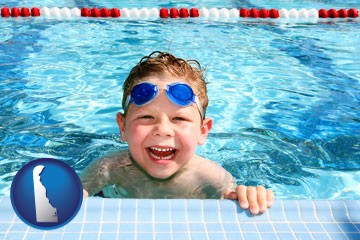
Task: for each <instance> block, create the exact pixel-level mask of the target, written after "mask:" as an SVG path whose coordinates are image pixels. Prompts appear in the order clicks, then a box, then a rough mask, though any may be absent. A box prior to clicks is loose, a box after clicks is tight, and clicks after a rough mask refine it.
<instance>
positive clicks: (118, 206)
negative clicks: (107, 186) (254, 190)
mask: <svg viewBox="0 0 360 240" xmlns="http://www.w3.org/2000/svg"><path fill="white" fill-rule="evenodd" d="M0 239H51V240H55V239H86V240H91V239H140V240H143V239H217V240H218V239H271V240H274V239H349V240H353V239H354V240H355V239H360V200H336V201H328V200H317V201H310V200H277V201H275V203H274V206H273V207H272V208H271V209H269V211H267V212H266V213H264V214H262V215H259V216H252V215H251V214H249V212H248V211H244V210H242V209H240V208H239V206H238V204H236V202H234V201H230V200H190V199H188V200H186V199H176V200H166V199H103V198H88V199H84V201H83V203H82V207H81V209H80V211H79V213H78V215H77V216H76V217H75V218H74V219H73V220H72V221H71V222H70V223H69V224H67V225H65V226H64V227H61V228H58V229H55V230H50V231H42V230H37V229H34V228H32V227H29V226H27V225H25V224H24V223H23V222H22V221H21V220H20V219H19V218H18V217H17V216H16V214H15V212H14V210H13V209H12V206H11V201H10V199H9V198H6V197H5V198H4V197H3V198H0Z"/></svg>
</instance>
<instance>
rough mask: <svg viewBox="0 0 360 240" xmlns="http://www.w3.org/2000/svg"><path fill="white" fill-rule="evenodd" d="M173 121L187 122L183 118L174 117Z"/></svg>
mask: <svg viewBox="0 0 360 240" xmlns="http://www.w3.org/2000/svg"><path fill="white" fill-rule="evenodd" d="M174 120H175V121H187V119H186V118H183V117H174Z"/></svg>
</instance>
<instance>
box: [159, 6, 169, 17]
mask: <svg viewBox="0 0 360 240" xmlns="http://www.w3.org/2000/svg"><path fill="white" fill-rule="evenodd" d="M160 17H161V18H168V17H169V11H168V10H167V9H166V8H162V9H160Z"/></svg>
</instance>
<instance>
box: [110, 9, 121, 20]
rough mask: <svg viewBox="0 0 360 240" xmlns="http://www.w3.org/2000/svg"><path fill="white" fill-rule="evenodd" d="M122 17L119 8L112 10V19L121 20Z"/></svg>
mask: <svg viewBox="0 0 360 240" xmlns="http://www.w3.org/2000/svg"><path fill="white" fill-rule="evenodd" d="M120 16H121V14H120V10H119V9H118V8H112V9H111V17H113V18H119V17H120Z"/></svg>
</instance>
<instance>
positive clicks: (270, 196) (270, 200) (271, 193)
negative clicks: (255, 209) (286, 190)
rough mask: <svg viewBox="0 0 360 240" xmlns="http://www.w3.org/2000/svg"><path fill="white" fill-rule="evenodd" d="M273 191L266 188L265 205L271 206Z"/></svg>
mask: <svg viewBox="0 0 360 240" xmlns="http://www.w3.org/2000/svg"><path fill="white" fill-rule="evenodd" d="M274 198H275V197H274V192H273V191H272V190H267V191H266V202H267V207H268V208H269V207H271V206H272V205H273V203H274Z"/></svg>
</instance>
